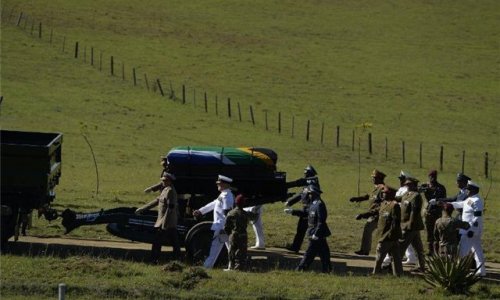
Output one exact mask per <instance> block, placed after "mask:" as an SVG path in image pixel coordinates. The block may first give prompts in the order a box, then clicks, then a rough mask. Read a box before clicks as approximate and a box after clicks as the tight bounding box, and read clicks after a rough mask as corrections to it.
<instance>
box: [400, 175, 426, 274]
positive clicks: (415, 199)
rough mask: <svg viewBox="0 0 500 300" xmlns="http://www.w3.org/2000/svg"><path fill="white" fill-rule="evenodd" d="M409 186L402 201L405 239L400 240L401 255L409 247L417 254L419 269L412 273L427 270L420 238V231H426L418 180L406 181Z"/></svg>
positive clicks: (402, 228)
mask: <svg viewBox="0 0 500 300" xmlns="http://www.w3.org/2000/svg"><path fill="white" fill-rule="evenodd" d="M405 184H406V185H407V186H408V192H407V193H406V194H404V195H403V198H402V199H401V203H400V205H401V230H402V234H403V237H402V239H401V240H400V244H399V246H400V251H401V255H403V253H404V252H405V251H406V248H408V245H410V244H411V245H412V246H413V248H414V249H415V251H416V252H417V257H418V265H419V267H418V268H417V269H414V270H412V271H421V272H423V271H424V270H425V257H424V246H423V244H422V239H421V237H420V231H421V230H423V229H424V221H423V220H422V214H421V212H422V196H420V193H419V192H418V186H417V184H418V180H417V179H415V178H408V179H407V180H406V181H405Z"/></svg>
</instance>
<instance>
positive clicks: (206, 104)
mask: <svg viewBox="0 0 500 300" xmlns="http://www.w3.org/2000/svg"><path fill="white" fill-rule="evenodd" d="M205 112H206V113H207V112H208V99H207V92H205Z"/></svg>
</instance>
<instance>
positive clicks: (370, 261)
mask: <svg viewBox="0 0 500 300" xmlns="http://www.w3.org/2000/svg"><path fill="white" fill-rule="evenodd" d="M10 246H11V247H10V248H11V252H13V253H16V254H28V255H41V254H54V253H57V254H58V255H60V256H66V255H71V254H73V255H74V254H79V253H80V254H87V255H97V256H112V257H115V258H121V259H131V260H138V261H144V260H145V259H146V258H147V257H148V255H149V251H150V249H151V245H150V244H145V243H138V242H132V241H125V240H123V241H115V240H94V239H75V238H60V237H35V236H21V237H19V241H18V242H14V243H11V245H10ZM163 250H164V251H166V252H169V251H171V247H163ZM302 254H303V252H301V253H299V254H296V253H291V252H289V251H288V250H286V249H283V248H273V247H271V248H266V250H250V251H249V256H250V257H251V259H252V265H253V266H256V267H257V269H258V270H261V271H263V270H264V271H265V270H269V269H277V268H280V269H281V268H283V269H293V267H295V266H296V265H297V263H298V261H299V260H300V258H301V257H302ZM331 257H332V263H333V267H334V272H335V273H339V274H347V273H356V274H369V273H370V272H371V270H372V269H373V266H374V263H375V262H374V261H375V257H374V256H358V255H355V254H350V253H338V252H332V253H331ZM314 264H315V265H313V266H312V268H313V269H319V268H320V263H319V261H317V260H316V261H315V262H314ZM412 267H414V266H404V269H405V271H409V270H410V269H411V268H412ZM486 270H487V273H488V276H487V278H488V280H492V281H495V282H498V283H500V264H498V263H490V262H487V263H486Z"/></svg>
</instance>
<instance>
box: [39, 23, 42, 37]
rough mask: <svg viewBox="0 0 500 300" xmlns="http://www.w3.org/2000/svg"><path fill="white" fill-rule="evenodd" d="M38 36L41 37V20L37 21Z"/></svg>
mask: <svg viewBox="0 0 500 300" xmlns="http://www.w3.org/2000/svg"><path fill="white" fill-rule="evenodd" d="M38 38H39V39H41V38H42V22H39V23H38Z"/></svg>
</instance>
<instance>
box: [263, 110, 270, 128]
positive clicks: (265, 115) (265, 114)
mask: <svg viewBox="0 0 500 300" xmlns="http://www.w3.org/2000/svg"><path fill="white" fill-rule="evenodd" d="M264 117H265V118H266V130H269V126H268V123H267V110H265V111H264Z"/></svg>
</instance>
